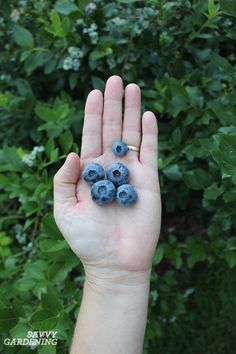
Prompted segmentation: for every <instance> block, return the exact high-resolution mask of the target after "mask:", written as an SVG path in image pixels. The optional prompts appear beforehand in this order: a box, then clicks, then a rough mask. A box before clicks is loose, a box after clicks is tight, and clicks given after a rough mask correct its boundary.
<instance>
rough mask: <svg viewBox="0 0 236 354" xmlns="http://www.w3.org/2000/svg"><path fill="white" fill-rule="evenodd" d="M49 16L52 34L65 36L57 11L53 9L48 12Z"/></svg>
mask: <svg viewBox="0 0 236 354" xmlns="http://www.w3.org/2000/svg"><path fill="white" fill-rule="evenodd" d="M50 18H51V21H52V25H53V29H54V35H55V36H56V37H62V38H64V37H65V32H64V29H63V26H62V22H61V19H60V16H59V15H58V13H57V11H56V10H55V9H54V10H52V11H51V13H50Z"/></svg>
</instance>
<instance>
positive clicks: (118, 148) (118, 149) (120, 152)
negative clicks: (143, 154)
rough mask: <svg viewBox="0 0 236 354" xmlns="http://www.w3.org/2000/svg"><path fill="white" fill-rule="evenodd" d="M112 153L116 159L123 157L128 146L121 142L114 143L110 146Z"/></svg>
mask: <svg viewBox="0 0 236 354" xmlns="http://www.w3.org/2000/svg"><path fill="white" fill-rule="evenodd" d="M112 151H113V152H114V154H115V155H116V156H118V157H123V156H125V154H126V153H127V152H128V146H127V144H126V143H124V142H123V141H120V140H119V141H116V142H115V143H114V144H113V146H112Z"/></svg>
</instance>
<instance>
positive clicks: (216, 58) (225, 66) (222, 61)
mask: <svg viewBox="0 0 236 354" xmlns="http://www.w3.org/2000/svg"><path fill="white" fill-rule="evenodd" d="M211 61H212V63H213V64H215V65H216V66H217V67H218V68H220V69H222V70H224V71H225V72H226V73H227V74H229V75H233V74H234V72H235V69H234V67H233V66H232V65H231V64H230V62H229V61H228V60H227V59H226V58H224V57H221V56H220V55H218V54H214V55H212V57H211Z"/></svg>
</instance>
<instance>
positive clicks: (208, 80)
mask: <svg viewBox="0 0 236 354" xmlns="http://www.w3.org/2000/svg"><path fill="white" fill-rule="evenodd" d="M235 25H236V3H235V0H221V1H218V0H208V1H207V0H191V1H190V0H189V1H188V0H176V1H166V0H147V1H135V0H132V1H131V0H119V1H102V0H101V1H93V2H89V1H84V0H82V1H72V0H71V1H70V0H62V1H49V0H35V1H27V0H19V1H16V0H14V1H13V0H8V1H4V2H2V3H1V8H0V41H1V55H0V141H1V149H0V210H1V215H0V258H1V265H0V279H1V285H0V329H1V333H2V340H3V339H4V338H6V337H10V338H11V337H15V338H17V337H19V338H23V337H25V335H26V334H27V331H28V330H44V329H45V330H57V331H58V338H59V342H58V345H57V347H53V346H40V347H38V348H29V347H14V346H13V347H6V346H4V345H3V342H2V340H1V343H0V351H2V352H4V353H21V354H22V353H31V352H32V350H34V352H37V353H39V354H51V353H68V351H69V345H70V341H71V337H72V334H73V328H74V323H75V319H76V316H77V314H78V311H79V306H80V302H81V296H82V288H83V281H84V275H83V269H82V266H81V264H80V263H79V261H78V259H77V258H76V257H75V256H74V255H73V253H72V252H71V251H70V250H69V248H68V246H67V244H66V242H65V241H64V240H63V237H62V235H61V234H60V232H59V231H58V229H57V227H56V225H55V223H54V221H53V216H52V199H53V198H52V179H53V175H54V173H55V171H56V170H57V169H58V168H59V167H60V165H61V163H62V162H63V161H64V158H65V156H66V155H67V154H68V152H70V151H75V152H78V153H79V151H80V143H81V129H82V125H83V109H84V103H85V99H86V96H87V94H88V93H89V91H90V90H92V89H93V88H98V89H101V90H103V89H104V85H105V81H106V80H107V79H108V77H109V76H110V75H113V74H117V75H120V76H122V78H123V80H124V84H128V83H130V82H135V83H137V84H138V85H139V86H140V88H141V89H142V110H143V111H144V110H153V111H154V112H155V114H156V115H157V117H158V124H159V133H160V138H159V140H160V142H159V160H158V165H159V170H160V182H161V191H162V202H163V222H162V231H161V237H160V242H159V246H158V249H157V251H156V253H155V257H154V260H153V271H152V279H151V292H150V302H149V313H148V324H147V331H146V336H145V345H144V354H156V353H165V354H200V353H203V352H204V353H205V354H233V353H235V352H236V336H235V333H236V274H235V266H236V234H235V232H236V117H235V116H236V90H235V82H236V56H235V55H236V52H235V48H236V46H235V44H236V43H235V39H236V26H235Z"/></svg>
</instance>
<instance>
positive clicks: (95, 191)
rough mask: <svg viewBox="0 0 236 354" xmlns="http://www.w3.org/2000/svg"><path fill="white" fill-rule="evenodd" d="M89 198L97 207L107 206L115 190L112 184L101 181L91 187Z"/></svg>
mask: <svg viewBox="0 0 236 354" xmlns="http://www.w3.org/2000/svg"><path fill="white" fill-rule="evenodd" d="M91 196H92V200H93V201H94V202H95V203H97V204H99V205H104V204H108V203H110V202H112V200H113V199H114V198H115V196H116V188H115V186H114V184H113V183H112V182H110V181H108V180H106V179H103V180H101V181H98V182H96V183H94V184H93V185H92V189H91Z"/></svg>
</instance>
